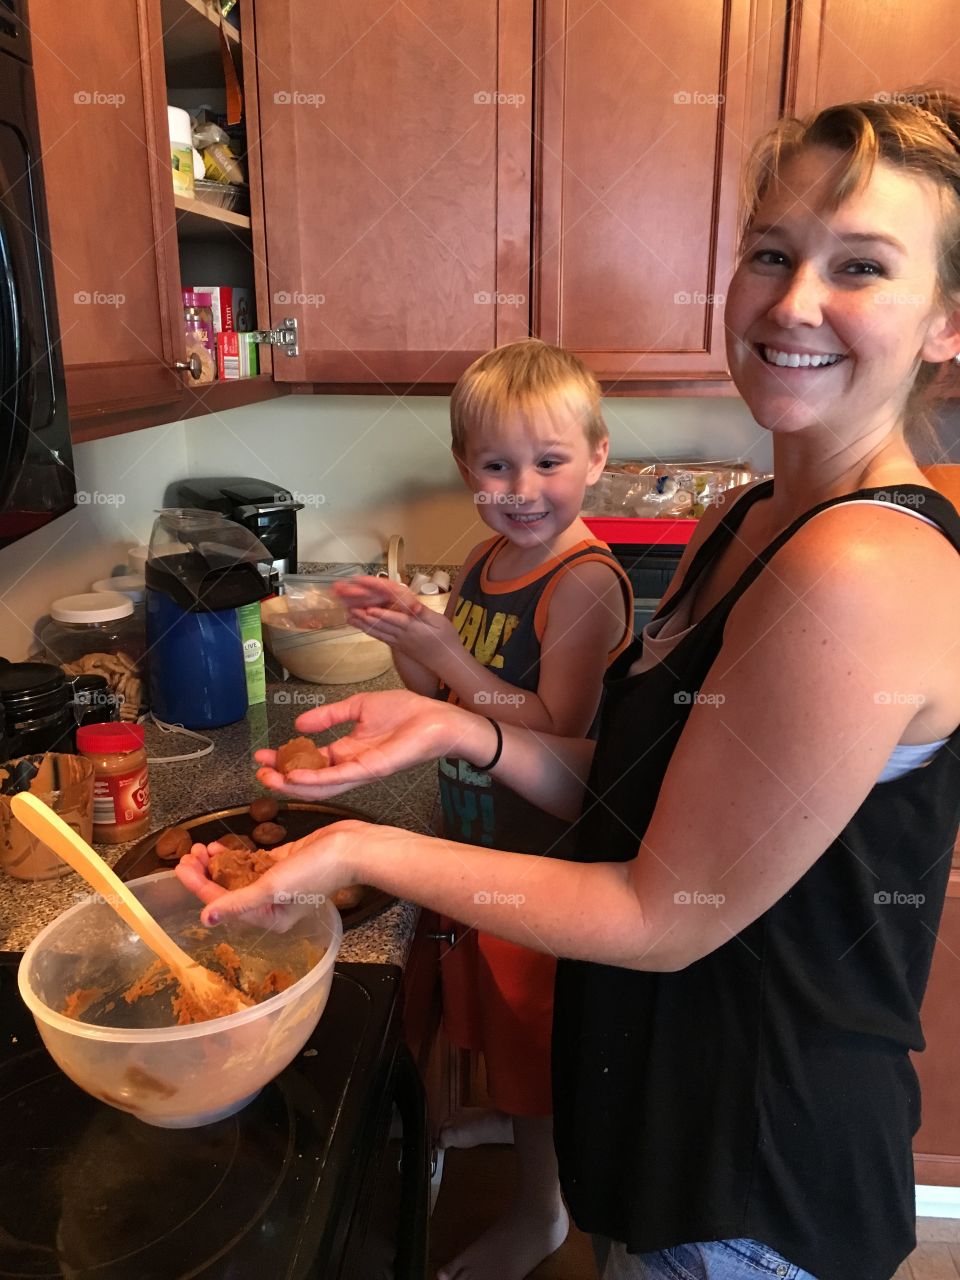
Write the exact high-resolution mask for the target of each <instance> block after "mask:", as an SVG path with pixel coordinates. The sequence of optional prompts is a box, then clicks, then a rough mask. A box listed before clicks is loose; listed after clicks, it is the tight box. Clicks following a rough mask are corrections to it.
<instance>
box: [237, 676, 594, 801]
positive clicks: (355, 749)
mask: <svg viewBox="0 0 960 1280" xmlns="http://www.w3.org/2000/svg"><path fill="white" fill-rule="evenodd" d="M342 724H351V725H352V728H351V729H350V732H349V733H347V734H346V735H344V736H342V737H339V738H335V739H334V740H333V741H331V742H329V743H327V744H326V745H325V747H324V751H325V752H326V755H327V759H328V761H329V764H328V765H327V767H325V768H323V769H318V770H311V769H296V770H294V771H293V773H291V774H288V775H286V776H284V775H283V774H281V773H278V772H277V770H276V768H275V767H274V766H275V764H276V752H275V751H266V750H264V751H258V752H257V753H256V758H257V760H258V762H259V763H260V765H261V766H262V767H261V768H260V769H259V770H258V771H257V778H258V779H259V781H260V782H262V783H263V785H264V786H266V787H270V788H271V790H273V791H279V792H281V793H282V794H284V795H288V796H291V797H292V798H294V799H297V800H328V799H330V798H331V797H332V796H335V795H339V794H340V793H341V792H344V791H349V790H351V789H352V788H353V787H358V786H362V785H363V784H364V783H367V782H372V781H373V780H374V779H376V778H388V777H390V776H391V775H392V774H394V773H399V772H400V771H401V770H403V769H409V768H412V767H413V766H414V765H417V764H423V763H425V762H426V761H428V760H437V759H439V758H440V757H441V756H457V757H459V758H460V759H462V760H466V761H467V762H468V763H470V764H473V765H476V766H477V767H483V766H486V764H487V763H488V762H489V761H490V760H492V758H493V754H494V751H495V749H496V745H497V733H496V730H495V729H494V727H493V725H492V724H491V723H490V721H489V720H488V719H487V717H486V716H483V715H477V714H476V713H475V712H473V711H467V710H466V709H465V708H463V707H457V706H453V705H451V704H450V703H446V702H438V701H437V700H436V699H433V698H423V697H420V696H419V695H418V694H415V693H407V692H402V691H400V690H396V691H393V690H391V691H388V692H385V693H358V694H354V696H353V697H352V698H346V699H344V700H343V701H342V702H333V703H330V704H328V705H324V706H322V707H317V708H315V709H314V710H312V711H306V712H304V714H303V715H301V716H298V717H297V720H296V727H297V729H298V730H299V731H300V732H301V733H311V734H318V733H323V732H325V731H326V730H328V729H333V728H336V727H337V726H338V725H342ZM501 732H502V734H503V751H502V753H501V756H500V761H499V763H498V764H497V767H496V769H495V770H494V771H493V772H494V776H495V777H496V778H498V779H499V780H500V781H501V782H504V783H505V784H506V785H507V786H509V787H512V788H513V790H514V791H517V792H519V793H520V794H521V795H522V796H524V797H525V798H526V799H528V800H529V801H530V802H531V803H532V804H535V805H536V806H537V807H538V808H540V809H545V810H546V811H547V812H548V813H553V814H555V815H556V816H557V817H560V818H566V819H568V820H569V821H571V822H572V821H573V820H574V819H575V818H577V817H578V816H579V814H580V810H581V805H582V801H583V791H584V786H585V784H586V779H587V775H588V774H589V772H590V764H591V761H592V760H593V751H594V743H592V742H589V741H587V740H585V739H582V738H558V737H555V736H553V735H552V734H541V733H532V732H530V731H529V730H526V729H520V728H517V727H516V726H514V725H503V726H501Z"/></svg>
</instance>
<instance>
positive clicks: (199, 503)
mask: <svg viewBox="0 0 960 1280" xmlns="http://www.w3.org/2000/svg"><path fill="white" fill-rule="evenodd" d="M163 505H164V506H165V507H197V508H199V509H200V510H202V511H219V512H220V514H221V515H225V516H226V517H227V519H228V520H235V521H236V522H237V524H242V525H243V526H244V527H245V528H247V529H249V530H250V532H251V533H252V534H254V535H255V536H256V537H258V538H259V539H260V541H261V542H262V543H263V545H264V546H265V547H266V548H267V550H268V551H269V552H270V554H271V556H272V557H273V568H274V570H276V571H277V572H278V573H279V574H280V575H281V577H282V576H283V574H285V573H296V572H297V512H298V511H302V510H303V503H302V502H297V501H295V500H294V496H293V494H292V493H291V492H290V491H289V489H284V488H283V486H282V485H278V484H274V483H273V481H272V480H255V479H254V478H252V477H251V476H207V477H203V478H201V479H195V480H177V481H175V482H174V483H173V484H171V485H168V486H167V491H166V494H165V495H164V500H163Z"/></svg>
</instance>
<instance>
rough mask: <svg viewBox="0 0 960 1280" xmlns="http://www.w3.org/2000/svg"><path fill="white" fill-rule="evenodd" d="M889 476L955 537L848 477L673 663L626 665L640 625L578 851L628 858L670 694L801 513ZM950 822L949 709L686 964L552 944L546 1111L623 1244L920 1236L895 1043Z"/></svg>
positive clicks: (957, 744)
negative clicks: (915, 760) (735, 928)
mask: <svg viewBox="0 0 960 1280" xmlns="http://www.w3.org/2000/svg"><path fill="white" fill-rule="evenodd" d="M771 492H772V482H767V483H764V484H760V485H758V486H756V487H755V488H753V489H751V490H748V491H747V493H745V494H744V495H743V497H742V498H741V499H740V500H739V501H738V502H736V503H735V504H734V506H733V507H732V509H731V510H730V512H729V513H728V514H727V515H726V516H725V517H724V518H723V520H722V522H721V523H720V524H719V525H718V526H717V528H716V529H715V530H714V531H713V533H712V534H711V536H710V537H709V538H708V539H707V540H706V542H705V543H704V545H703V546H702V547H701V548H700V549H699V551H698V553H697V554H696V556H695V557H694V559H693V561H692V563H691V565H690V567H689V569H688V571H687V574H686V576H685V578H684V581H683V583H682V585H681V587H680V589H679V591H678V593H677V594H676V595H675V596H674V597H673V599H672V600H670V601H668V602H667V604H666V605H665V606H664V610H663V613H664V615H665V614H668V613H669V612H670V611H671V609H672V608H673V607H674V605H675V604H676V603H677V602H678V601H679V600H680V599H681V598H682V597H683V596H684V595H685V593H686V592H687V591H688V590H689V588H690V586H691V584H692V583H693V582H694V581H695V580H696V578H697V577H698V576H699V575H700V573H701V571H702V570H703V569H704V567H705V566H706V565H708V564H709V563H711V562H712V561H713V559H714V558H715V557H716V556H717V555H718V554H719V553H720V552H721V551H722V549H723V548H724V547H725V546H726V545H727V544H728V543H729V542H730V540H731V538H732V537H733V536H734V533H735V531H736V529H737V528H738V526H739V525H740V523H741V521H742V520H743V518H744V516H745V515H746V513H747V511H748V510H749V509H750V507H751V506H752V505H753V504H754V503H755V502H757V501H758V500H760V499H763V498H766V497H768V496H769V495H770V494H771ZM878 492H882V493H884V494H887V495H889V496H888V498H887V500H888V501H891V502H893V503H907V504H914V505H916V504H918V503H922V510H923V513H924V514H925V515H926V516H928V517H929V518H930V519H931V520H932V521H933V522H934V523H935V524H936V525H937V526H938V528H939V529H940V530H941V531H942V532H943V533H944V535H945V536H946V537H947V538H948V539H949V541H950V542H951V543H952V544H953V545H954V547H956V548H957V550H958V551H960V517H958V515H957V513H956V511H955V510H954V508H953V507H952V506H951V504H950V503H949V502H948V501H947V500H946V499H945V498H944V497H942V496H941V495H940V494H937V493H935V492H934V491H933V490H931V489H927V488H925V487H922V486H914V485H904V486H894V487H888V488H887V489H885V490H882V491H880V490H876V489H865V490H861V491H859V492H858V493H853V494H848V495H845V496H843V497H841V498H837V499H834V500H832V501H830V502H826V503H823V504H821V505H820V506H818V507H815V508H813V509H812V510H811V511H808V512H807V513H806V514H805V515H804V516H802V517H800V518H799V519H798V520H797V521H796V522H795V523H794V524H793V525H791V526H790V527H789V528H788V529H786V530H785V531H784V532H783V533H782V534H781V535H780V536H779V537H778V538H776V539H775V541H774V542H773V543H771V544H770V546H769V547H767V548H766V549H765V550H764V551H763V552H762V554H761V555H760V556H759V557H757V559H756V560H755V561H754V562H753V563H752V564H751V565H750V566H749V567H748V568H747V569H746V570H745V572H744V573H743V575H742V576H741V577H740V579H739V580H738V582H737V583H736V584H735V585H734V586H733V587H732V588H731V590H730V591H729V592H728V593H727V594H726V595H725V596H724V597H723V599H721V600H720V601H718V602H717V604H716V605H714V607H713V608H712V609H711V610H709V612H708V613H707V614H706V615H705V616H704V617H703V618H702V619H701V620H700V621H699V622H698V623H697V625H696V626H694V627H693V628H692V629H691V630H690V631H689V633H688V634H686V635H685V636H684V637H683V638H682V640H680V641H679V642H678V643H677V645H676V647H675V648H674V650H673V651H672V653H671V655H670V660H669V662H668V663H666V664H658V665H655V666H654V667H653V668H652V669H650V670H647V671H643V672H641V673H638V674H635V675H633V676H629V675H628V674H627V673H628V671H629V668H630V666H631V664H632V663H633V662H634V661H635V660H636V659H637V657H638V656H639V647H638V646H642V639H641V640H640V641H635V642H634V644H633V645H631V646H630V648H629V649H628V650H627V651H626V652H624V653H623V654H622V655H621V656H620V658H619V660H618V661H617V663H616V664H615V666H614V667H613V668H612V669H611V671H610V674H609V676H608V679H607V684H606V691H605V698H604V703H603V711H602V718H601V724H600V735H599V741H598V745H597V751H596V756H595V759H594V762H593V767H592V772H591V776H590V782H589V787H590V790H591V792H593V793H595V794H599V795H602V796H603V797H604V804H602V805H594V806H592V807H591V810H590V813H589V817H588V818H586V819H585V820H584V823H583V825H582V827H581V830H580V834H579V841H578V847H579V852H580V856H581V857H582V858H583V859H584V860H603V861H615V860H622V861H627V860H629V859H632V858H634V857H635V856H636V854H637V849H638V845H639V842H640V839H641V837H642V835H643V833H644V831H645V830H646V828H647V825H648V823H649V821H650V817H651V815H652V814H653V810H654V807H655V805H656V802H657V795H658V792H659V790H660V785H661V783H662V781H663V778H664V775H665V773H666V770H667V766H668V765H669V763H670V758H671V755H672V753H673V750H674V747H675V746H676V743H677V739H678V738H679V736H680V733H681V731H682V729H683V727H684V723H685V721H686V718H687V716H688V715H689V712H690V706H691V700H690V699H689V698H687V699H681V700H680V701H679V702H678V701H676V700H675V697H674V695H675V694H677V693H678V692H680V691H690V690H697V689H699V688H700V686H701V682H702V681H703V680H704V679H705V677H706V676H707V673H708V671H709V669H710V667H711V666H712V664H713V662H714V659H715V658H716V656H717V654H718V652H719V650H720V647H721V644H722V642H723V631H724V625H725V623H726V619H727V617H728V616H729V614H730V611H731V609H732V608H733V606H734V605H735V604H736V602H737V601H738V600H739V599H740V597H741V596H742V595H743V593H744V591H745V590H746V589H747V588H748V587H749V586H750V584H751V583H752V582H753V581H754V580H755V579H756V577H757V576H758V574H759V573H760V572H761V571H762V570H763V568H764V566H765V565H766V564H767V563H768V562H769V560H770V559H771V557H772V556H773V555H774V554H775V553H776V552H777V551H778V550H779V549H780V548H781V547H782V546H783V545H784V544H785V543H786V542H787V541H788V540H789V538H791V537H792V536H793V534H795V533H796V531H797V530H798V529H799V528H801V527H802V526H803V525H804V524H805V523H806V521H807V520H809V519H810V518H811V517H812V516H813V515H814V514H816V513H818V512H820V511H822V510H824V509H825V508H826V507H829V506H833V505H836V504H839V503H842V502H849V501H855V500H857V499H858V498H859V499H863V498H871V497H876V495H877V493H878ZM784 731H785V732H788V731H789V726H785V729H784ZM630 761H635V762H638V763H637V764H636V765H635V767H633V768H630V767H628V765H629V762H630ZM717 801H718V805H720V804H721V801H722V797H718V798H717ZM721 811H722V810H721V809H719V808H718V813H719V812H721ZM958 820H960V729H958V730H956V731H955V732H954V733H953V734H952V735H951V737H950V738H949V739H947V742H946V745H945V746H944V747H942V748H941V749H940V750H939V751H938V752H937V753H936V755H935V756H934V757H933V759H932V760H931V761H930V762H929V763H928V764H926V765H925V766H923V767H921V768H917V769H914V770H912V771H911V772H909V773H906V774H905V775H904V776H902V777H899V778H897V779H896V780H895V781H891V782H886V783H882V784H878V785H876V786H874V787H873V789H872V790H871V791H870V793H869V794H868V796H867V798H866V799H865V800H864V802H863V804H862V805H861V806H860V808H859V809H858V810H857V812H856V814H855V815H854V816H853V818H852V819H851V820H850V822H849V823H848V824H847V826H846V827H845V828H844V830H843V831H842V832H841V833H840V835H839V836H838V837H837V839H836V840H835V841H834V842H833V843H832V844H831V846H830V847H829V849H827V851H826V852H825V853H824V854H823V855H822V856H821V857H820V858H819V859H818V860H817V862H816V863H815V864H814V866H813V867H811V868H810V870H809V871H807V872H806V874H805V875H803V876H802V877H801V879H800V880H799V881H798V882H797V884H795V885H794V887H793V888H792V889H791V890H789V892H788V893H786V894H785V895H784V897H783V898H781V899H780V901H779V902H777V903H775V904H774V906H772V907H771V908H770V909H769V910H768V911H766V912H765V913H764V914H763V915H762V916H760V917H759V919H757V920H755V921H754V922H753V923H752V924H751V925H749V926H747V928H746V929H744V930H743V931H742V932H741V933H740V934H739V935H738V936H737V937H735V938H732V939H731V940H730V941H729V942H727V943H726V944H725V945H724V946H721V947H720V948H718V949H717V950H716V951H714V952H712V953H711V954H710V955H708V956H705V957H704V958H703V959H701V960H699V961H697V962H696V963H694V964H692V965H690V966H688V967H687V968H686V969H683V970H681V971H679V972H676V973H637V972H631V971H628V970H626V969H618V968H614V967H611V966H605V965H597V964H588V963H584V962H580V961H568V960H564V961H561V962H560V965H559V968H558V974H557V989H556V1004H555V1016H554V1035H553V1087H554V1103H555V1111H556V1118H555V1130H556V1139H557V1151H558V1156H559V1161H560V1173H561V1182H562V1184H563V1190H564V1194H565V1195H566V1198H567V1201H568V1203H569V1204H570V1207H571V1209H572V1211H573V1214H574V1216H575V1219H576V1221H577V1224H578V1226H580V1227H581V1229H583V1230H585V1231H591V1232H596V1233H600V1234H603V1235H606V1236H610V1237H612V1238H613V1239H615V1240H620V1241H623V1242H625V1243H626V1245H627V1248H628V1249H629V1251H631V1252H634V1253H641V1252H648V1251H653V1250H659V1249H667V1248H670V1247H671V1246H674V1245H678V1244H681V1243H694V1242H697V1241H701V1240H715V1239H730V1238H737V1237H750V1238H752V1239H756V1240H760V1241H762V1242H763V1243H764V1244H767V1245H770V1246H771V1247H772V1248H773V1249H775V1250H777V1251H778V1252H779V1253H781V1254H783V1256H784V1257H786V1258H789V1259H790V1261H791V1262H792V1263H794V1264H796V1265H798V1266H800V1267H802V1268H803V1269H805V1270H806V1271H809V1272H811V1274H812V1275H815V1276H817V1277H818V1280H889V1277H890V1276H892V1275H893V1273H894V1271H895V1270H896V1269H897V1266H898V1265H899V1263H900V1262H901V1261H902V1259H903V1258H904V1257H905V1256H906V1255H907V1254H908V1253H910V1251H911V1250H912V1248H913V1246H914V1243H915V1234H914V1181H913V1162H912V1155H911V1139H912V1136H913V1134H914V1133H915V1132H916V1130H917V1128H918V1126H919V1120H920V1098H919V1089H918V1084H917V1079H916V1075H915V1073H914V1070H913V1067H912V1065H911V1062H910V1058H909V1056H908V1055H909V1051H910V1050H918V1049H922V1048H923V1044H924V1042H923V1036H922V1033H921V1029H920V1018H919V1009H920V1002H921V999H922V997H923V993H924V989H925V987H926V983H927V977H928V974H929V970H930V963H931V959H932V955H933V948H934V942H935V939H936V932H937V928H938V924H939V920H940V913H941V910H942V907H943V901H944V897H945V894H946V886H947V879H948V875H949V872H950V861H951V851H952V848H953V844H954V839H955V837H956V834H957V823H958ZM709 838H710V832H709V829H707V830H704V832H703V839H704V840H709ZM918 895H919V897H918Z"/></svg>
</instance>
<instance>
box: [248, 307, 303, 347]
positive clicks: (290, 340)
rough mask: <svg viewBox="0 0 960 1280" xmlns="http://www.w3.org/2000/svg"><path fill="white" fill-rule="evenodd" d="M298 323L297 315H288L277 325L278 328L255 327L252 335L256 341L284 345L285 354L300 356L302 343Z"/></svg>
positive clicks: (271, 344)
mask: <svg viewBox="0 0 960 1280" xmlns="http://www.w3.org/2000/svg"><path fill="white" fill-rule="evenodd" d="M297 325H298V322H297V318H296V316H286V317H285V318H284V321H283V324H281V325H277V327H276V329H255V330H254V332H253V333H252V334H251V335H250V336H251V337H252V338H253V340H254V342H265V343H269V344H270V346H272V347H282V348H283V351H284V354H285V355H288V356H298V355H299V354H300V345H299V342H298V340H297Z"/></svg>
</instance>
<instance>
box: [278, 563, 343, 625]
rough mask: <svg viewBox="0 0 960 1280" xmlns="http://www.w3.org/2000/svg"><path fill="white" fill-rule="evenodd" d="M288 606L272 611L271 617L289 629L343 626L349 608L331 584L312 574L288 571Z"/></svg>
mask: <svg viewBox="0 0 960 1280" xmlns="http://www.w3.org/2000/svg"><path fill="white" fill-rule="evenodd" d="M283 600H284V602H285V603H286V609H284V610H281V611H278V612H277V613H275V614H274V613H271V617H270V621H271V623H272V624H273V625H274V626H279V627H281V628H282V629H283V630H285V631H317V630H319V629H321V628H323V627H343V626H346V623H347V611H346V609H345V608H344V606H343V605H342V604H341V603H340V601H339V599H338V598H337V596H336V595H334V592H333V589H332V587H331V585H330V581H329V578H328V579H326V580H323V579H321V578H314V577H312V576H311V575H310V574H303V573H287V574H284V578H283Z"/></svg>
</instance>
